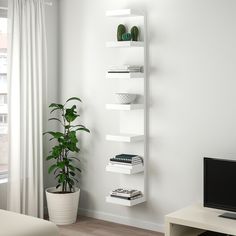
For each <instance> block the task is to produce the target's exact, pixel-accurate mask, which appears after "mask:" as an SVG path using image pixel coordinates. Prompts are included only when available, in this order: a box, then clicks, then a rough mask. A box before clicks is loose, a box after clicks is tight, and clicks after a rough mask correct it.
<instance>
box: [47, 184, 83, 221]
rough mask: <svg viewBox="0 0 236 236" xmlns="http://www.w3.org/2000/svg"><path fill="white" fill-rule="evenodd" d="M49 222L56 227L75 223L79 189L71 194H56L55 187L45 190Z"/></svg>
mask: <svg viewBox="0 0 236 236" xmlns="http://www.w3.org/2000/svg"><path fill="white" fill-rule="evenodd" d="M45 191H46V198H47V204H48V214H49V220H50V221H52V222H53V223H55V224H57V225H68V224H73V223H75V222H76V219H77V212H78V205H79V197H80V189H79V188H75V192H73V193H57V191H58V189H56V188H55V187H53V188H47V189H46V190H45Z"/></svg>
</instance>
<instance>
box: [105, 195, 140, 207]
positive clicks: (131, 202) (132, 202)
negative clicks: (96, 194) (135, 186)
mask: <svg viewBox="0 0 236 236" xmlns="http://www.w3.org/2000/svg"><path fill="white" fill-rule="evenodd" d="M106 202H109V203H113V204H118V205H122V206H134V205H137V204H140V203H142V202H145V198H144V197H140V198H138V199H135V200H126V199H122V198H116V197H111V196H107V197H106Z"/></svg>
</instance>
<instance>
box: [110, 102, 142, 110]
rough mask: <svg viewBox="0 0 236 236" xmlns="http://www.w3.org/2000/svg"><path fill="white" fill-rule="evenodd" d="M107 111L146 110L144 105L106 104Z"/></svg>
mask: <svg viewBox="0 0 236 236" xmlns="http://www.w3.org/2000/svg"><path fill="white" fill-rule="evenodd" d="M106 109H107V110H117V111H132V110H140V109H144V105H143V104H106Z"/></svg>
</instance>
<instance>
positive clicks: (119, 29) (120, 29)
mask: <svg viewBox="0 0 236 236" xmlns="http://www.w3.org/2000/svg"><path fill="white" fill-rule="evenodd" d="M125 33H126V27H125V26H124V25H123V24H120V25H118V27H117V41H122V35H123V34H125Z"/></svg>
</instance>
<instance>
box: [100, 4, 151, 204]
mask: <svg viewBox="0 0 236 236" xmlns="http://www.w3.org/2000/svg"><path fill="white" fill-rule="evenodd" d="M106 16H107V17H108V18H109V22H108V24H109V27H108V32H109V33H110V34H111V35H112V38H110V39H111V41H107V42H106V47H107V48H114V49H113V50H110V51H109V52H108V55H109V57H110V59H109V63H112V62H113V63H112V64H113V65H140V66H142V68H143V70H142V72H137V73H134V72H130V73H108V71H106V78H107V79H113V80H108V83H114V87H115V90H119V91H116V92H121V93H123V92H124V93H133V94H137V95H138V98H139V99H138V102H137V103H138V104H109V103H108V104H106V109H107V110H114V111H116V112H117V113H119V114H117V116H116V117H117V120H118V124H117V123H115V124H114V127H118V131H117V134H116V133H115V134H107V135H106V140H108V141H113V142H120V143H121V144H117V145H114V148H115V149H116V150H115V151H114V153H115V155H117V154H121V153H127V154H135V155H138V156H141V157H142V158H143V163H142V164H138V165H135V166H128V165H126V166H122V164H115V165H114V164H111V163H109V164H107V166H106V168H105V169H106V171H107V172H111V173H117V174H120V176H119V180H118V183H117V188H120V187H121V188H129V189H130V188H131V189H136V190H140V191H141V192H142V196H141V197H140V198H137V199H134V200H127V199H122V198H117V197H111V196H107V197H106V202H108V203H113V204H118V205H121V206H128V207H131V206H135V205H137V204H140V203H143V202H145V201H146V199H147V183H146V181H147V170H146V168H147V79H148V78H147V52H146V51H147V37H146V35H147V33H146V28H147V27H146V14H144V13H143V12H142V11H137V10H133V9H121V10H110V11H107V12H106ZM119 24H124V25H125V26H126V27H127V29H128V30H129V31H130V29H131V27H132V26H137V27H138V28H139V33H140V34H139V39H138V41H117V40H116V29H117V26H118V25H119ZM129 48H132V49H129ZM124 111H125V112H124ZM111 120H112V119H111ZM114 153H113V155H114ZM107 154H108V155H110V153H107Z"/></svg>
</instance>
